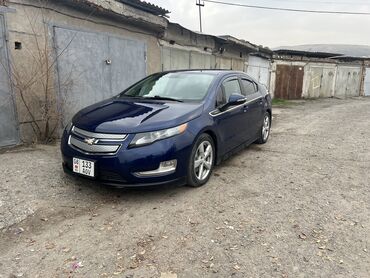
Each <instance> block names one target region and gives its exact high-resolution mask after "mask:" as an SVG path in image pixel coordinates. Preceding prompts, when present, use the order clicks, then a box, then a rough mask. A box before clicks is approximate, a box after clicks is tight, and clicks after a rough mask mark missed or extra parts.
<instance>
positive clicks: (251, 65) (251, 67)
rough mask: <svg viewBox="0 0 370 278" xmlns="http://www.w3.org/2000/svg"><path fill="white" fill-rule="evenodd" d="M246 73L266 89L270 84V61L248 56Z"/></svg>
mask: <svg viewBox="0 0 370 278" xmlns="http://www.w3.org/2000/svg"><path fill="white" fill-rule="evenodd" d="M247 73H248V74H249V75H250V76H252V77H254V78H255V79H257V80H258V81H259V82H260V83H261V84H264V85H265V86H266V87H267V88H268V87H269V84H270V61H269V60H267V59H263V58H260V57H257V56H249V59H248V67H247Z"/></svg>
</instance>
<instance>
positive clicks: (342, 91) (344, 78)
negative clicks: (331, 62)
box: [334, 66, 361, 97]
mask: <svg viewBox="0 0 370 278" xmlns="http://www.w3.org/2000/svg"><path fill="white" fill-rule="evenodd" d="M360 83H361V68H360V67H348V66H338V70H337V80H336V83H335V92H334V95H335V96H336V97H354V96H359V95H360Z"/></svg>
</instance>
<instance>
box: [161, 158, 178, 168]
mask: <svg viewBox="0 0 370 278" xmlns="http://www.w3.org/2000/svg"><path fill="white" fill-rule="evenodd" d="M176 165H177V160H176V159H174V160H167V161H163V162H161V164H159V168H162V169H169V168H174V169H176Z"/></svg>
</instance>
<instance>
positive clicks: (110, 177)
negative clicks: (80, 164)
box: [99, 171, 127, 183]
mask: <svg viewBox="0 0 370 278" xmlns="http://www.w3.org/2000/svg"><path fill="white" fill-rule="evenodd" d="M99 179H100V180H102V181H110V182H119V183H127V181H126V180H125V179H124V178H122V176H121V175H120V174H118V173H115V172H111V171H100V172H99Z"/></svg>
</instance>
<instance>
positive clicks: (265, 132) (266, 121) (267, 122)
mask: <svg viewBox="0 0 370 278" xmlns="http://www.w3.org/2000/svg"><path fill="white" fill-rule="evenodd" d="M270 128H271V116H270V114H269V113H268V112H266V113H265V116H264V117H263V123H262V127H261V129H260V132H259V134H260V137H259V138H258V140H257V141H256V142H257V143H258V144H265V143H266V142H267V140H268V139H269V136H270Z"/></svg>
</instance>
